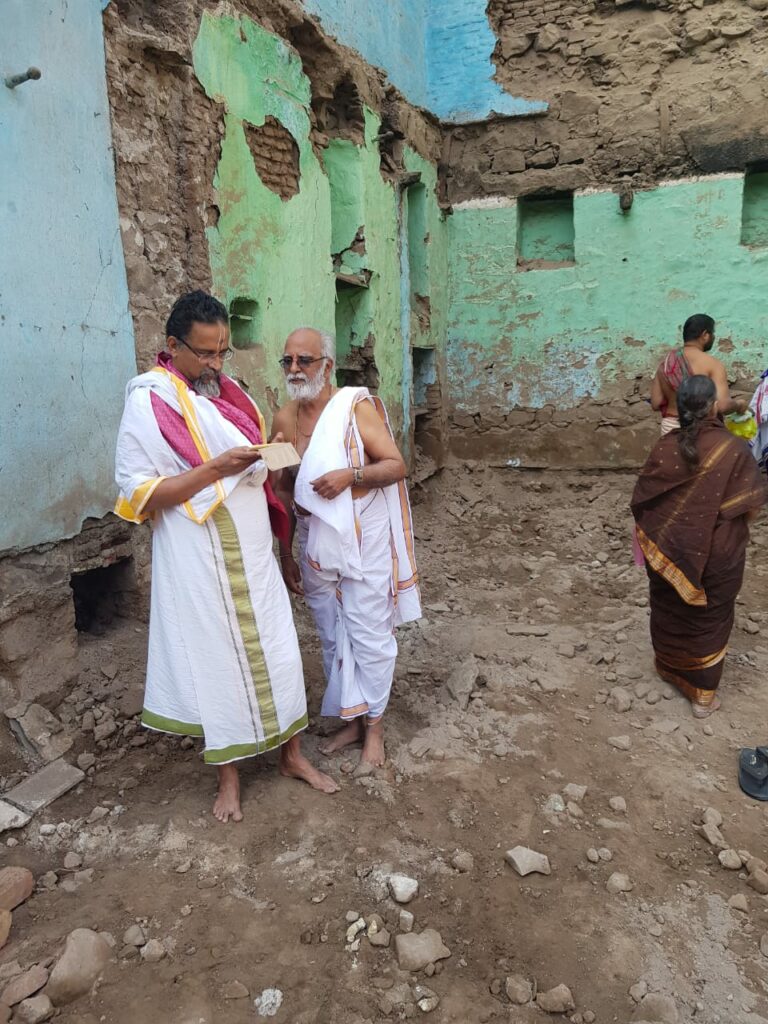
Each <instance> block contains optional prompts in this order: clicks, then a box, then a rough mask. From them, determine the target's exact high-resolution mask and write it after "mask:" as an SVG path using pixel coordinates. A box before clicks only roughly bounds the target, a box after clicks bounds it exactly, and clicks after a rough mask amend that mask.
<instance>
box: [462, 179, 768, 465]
mask: <svg viewBox="0 0 768 1024" xmlns="http://www.w3.org/2000/svg"><path fill="white" fill-rule="evenodd" d="M758 191H759V189H758ZM745 194H746V195H747V202H746V219H745V221H744V222H745V224H747V225H748V226H749V230H750V231H754V224H755V222H760V223H762V222H764V219H765V216H766V213H768V211H767V210H766V208H765V207H764V206H762V205H761V204H760V203H759V202H758V201H756V199H755V198H754V197H750V196H749V190H747V193H745V189H744V177H743V175H736V174H731V175H722V176H716V177H709V178H702V179H698V180H687V181H679V182H672V183H668V184H665V185H662V186H660V187H658V188H656V189H652V190H648V191H643V192H637V193H635V194H634V197H633V202H632V205H631V208H630V209H629V210H627V211H622V209H621V205H620V201H619V197H618V196H617V195H616V194H615V193H614V192H612V191H610V190H599V191H592V192H585V193H577V194H576V195H575V197H573V198H572V200H571V201H570V207H571V216H572V225H571V232H572V233H571V241H570V246H571V249H570V251H568V246H567V244H564V226H563V225H564V221H565V220H566V218H567V214H568V205H569V203H568V200H565V201H564V202H563V204H562V206H561V207H560V209H559V210H555V211H554V212H553V208H552V203H551V202H546V201H545V202H544V203H540V204H539V205H540V206H541V207H542V208H541V209H537V208H536V204H535V203H529V204H526V202H525V200H521V201H517V200H514V199H497V200H475V201H470V202H467V203H464V204H461V205H459V206H457V207H455V208H454V213H453V216H452V217H451V218H450V240H449V252H450V266H451V271H450V295H451V306H450V313H449V323H448V356H447V358H448V378H449V380H450V381H451V396H450V399H451V422H452V426H453V430H454V434H453V437H452V446H453V448H454V450H455V451H456V452H458V453H459V454H462V455H470V456H474V457H480V456H482V455H485V454H493V455H497V456H504V457H505V458H522V460H523V462H524V463H527V464H542V465H544V464H546V465H559V466H565V465H568V466H574V465H575V466H594V465H606V466H609V465H614V466H617V465H632V464H633V463H636V462H637V461H639V460H640V459H641V458H642V457H643V455H644V453H645V452H646V451H647V447H648V445H649V443H650V441H651V440H652V439H653V437H654V435H655V433H656V431H657V429H658V427H657V418H656V417H654V415H653V414H652V413H651V411H650V407H649V406H648V405H647V404H646V402H645V401H643V398H644V396H646V395H648V393H649V391H650V377H651V375H652V373H653V371H654V369H655V366H656V364H657V361H658V358H659V356H660V353H661V352H662V351H663V350H664V349H665V347H669V346H670V345H672V344H674V343H675V342H676V341H677V340H678V339H679V338H680V329H681V325H682V323H683V321H684V320H685V319H686V318H687V317H688V316H689V315H690V314H692V313H695V312H708V313H710V314H711V315H712V316H714V317H715V319H716V321H717V336H718V348H717V354H718V355H720V356H722V357H723V359H724V360H725V362H726V364H727V366H728V368H729V371H730V375H731V378H732V379H733V380H734V381H735V382H736V384H737V385H741V387H742V388H743V389H744V390H745V393H748V394H750V395H751V392H752V389H753V387H754V385H755V382H756V380H757V378H758V377H759V375H760V373H761V372H762V370H763V369H764V368H765V366H766V365H767V364H768V314H766V312H765V310H764V309H763V308H762V305H761V304H760V303H759V302H757V301H755V296H757V295H759V294H760V293H761V290H762V286H763V284H764V282H765V276H766V271H767V270H768V241H763V242H762V244H755V243H754V235H751V236H749V238H747V239H743V235H742V215H743V212H744V196H745ZM531 207H533V209H531ZM526 239H529V240H532V241H533V242H535V244H536V246H537V248H535V249H534V250H533V251H532V252H531V251H530V250H529V251H528V252H527V253H526V252H523V253H521V243H523V244H525V243H526ZM743 241H747V242H749V244H743ZM531 255H532V256H533V257H534V258H533V259H528V258H526V257H527V256H531ZM547 257H549V258H548V259H547ZM564 257H565V258H564ZM564 428H565V429H564ZM564 439H567V443H564Z"/></svg>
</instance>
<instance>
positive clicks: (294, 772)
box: [280, 737, 340, 793]
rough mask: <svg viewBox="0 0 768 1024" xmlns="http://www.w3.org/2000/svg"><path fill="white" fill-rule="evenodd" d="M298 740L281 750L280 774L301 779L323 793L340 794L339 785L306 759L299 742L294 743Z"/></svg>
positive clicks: (288, 743) (289, 742)
mask: <svg viewBox="0 0 768 1024" xmlns="http://www.w3.org/2000/svg"><path fill="white" fill-rule="evenodd" d="M297 740H298V737H294V739H293V740H288V742H287V743H285V744H284V745H283V746H282V748H281V749H280V774H281V775H284V776H285V777H286V778H288V779H301V780H302V781H303V782H306V783H308V784H309V785H310V786H311V787H312V789H317V790H319V791H320V792H321V793H338V792H339V788H340V787H339V785H338V784H337V783H336V782H334V780H333V779H332V778H331V776H330V775H326V774H325V772H321V771H319V770H318V769H317V768H315V766H314V765H313V764H311V763H310V762H309V761H308V760H307V759H306V757H305V756H304V755H303V754H302V752H301V747H300V746H299V744H298V742H294V741H297Z"/></svg>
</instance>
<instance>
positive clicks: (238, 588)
mask: <svg viewBox="0 0 768 1024" xmlns="http://www.w3.org/2000/svg"><path fill="white" fill-rule="evenodd" d="M213 522H214V525H215V526H216V529H217V530H218V533H219V540H220V541H221V550H222V553H223V555H224V567H225V569H226V572H227V579H228V582H229V586H230V590H231V593H232V603H233V604H234V606H235V615H236V616H237V624H238V627H239V629H240V634H241V636H242V640H243V647H244V648H245V654H246V657H247V659H248V667H249V669H250V672H251V677H252V681H253V687H254V690H255V691H256V700H257V701H258V705H259V718H260V719H261V727H262V730H263V732H264V737H265V740H264V742H266V743H269V742H270V740H271V739H272V738H273V737H278V736H279V735H280V726H279V723H278V720H277V710H276V708H275V700H274V697H273V695H272V684H271V683H270V681H269V673H268V671H267V663H266V661H265V660H264V651H263V650H262V647H261V641H260V639H259V628H258V626H257V624H256V616H255V615H254V611H253V603H252V602H251V595H250V591H249V589H248V581H247V579H246V576H245V565H244V563H243V553H242V550H241V548H240V539H239V537H238V535H237V528H236V526H235V523H234V520H233V519H232V516H231V515H230V513H229V510H228V509H227V508H226V506H225V505H220V506H219V507H218V508H217V509H216V511H215V512H214V514H213Z"/></svg>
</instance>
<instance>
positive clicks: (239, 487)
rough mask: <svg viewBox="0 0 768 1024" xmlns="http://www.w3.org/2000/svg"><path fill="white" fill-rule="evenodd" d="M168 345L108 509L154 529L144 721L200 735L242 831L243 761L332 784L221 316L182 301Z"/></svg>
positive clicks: (123, 427) (229, 812)
mask: <svg viewBox="0 0 768 1024" xmlns="http://www.w3.org/2000/svg"><path fill="white" fill-rule="evenodd" d="M166 336H167V348H168V351H167V352H164V353H161V355H160V356H159V358H158V365H157V366H155V367H154V369H152V370H150V371H149V373H143V374H141V375H140V376H138V377H134V379H133V380H132V381H130V383H129V384H128V388H127V393H126V403H125V412H124V414H123V419H122V422H121V424H120V432H119V436H118V442H117V457H116V479H117V484H118V487H119V488H120V498H119V499H118V503H117V506H116V508H115V511H116V513H117V514H118V515H120V516H122V517H123V518H124V519H128V520H129V521H131V522H143V521H144V520H145V519H147V518H149V519H151V521H152V590H151V605H150V623H149V656H148V664H147V683H146V694H145V700H144V711H143V714H142V724H143V725H145V726H146V727H148V728H150V729H156V730H160V731H162V732H168V733H175V734H178V735H185V736H203V737H204V738H205V753H204V759H205V761H206V763H208V764H213V765H216V766H217V767H218V795H217V798H216V802H215V804H214V807H213V813H214V815H215V816H216V818H218V819H219V821H222V822H226V821H228V820H229V819H230V818H232V819H233V820H234V821H240V820H241V819H242V816H243V815H242V811H241V807H240V786H239V778H238V772H237V767H236V762H237V761H239V760H241V759H242V758H245V757H252V756H253V755H255V754H260V753H262V752H263V751H265V750H271V749H272V748H274V747H277V746H281V751H280V771H281V772H282V774H283V775H287V776H290V777H293V778H299V779H303V780H304V781H306V782H308V783H309V784H310V785H311V786H313V787H314V788H316V789H319V790H322V791H323V792H326V793H332V792H335V791H336V790H337V789H338V786H337V785H336V783H335V782H334V781H333V779H331V778H330V777H329V776H327V775H325V774H323V773H322V772H319V771H318V770H317V769H316V768H314V767H313V766H312V765H311V764H310V763H309V761H307V759H306V758H305V757H304V756H303V755H302V753H301V748H300V740H299V733H300V732H301V730H302V729H304V728H306V726H307V705H306V695H305V691H304V677H303V672H302V665H301V656H300V654H299V646H298V641H297V637H296V630H295V628H294V625H293V617H292V615H291V606H290V600H289V597H288V594H287V592H286V589H285V585H284V583H283V581H282V579H281V578H280V572H279V570H278V566H277V562H276V560H275V558H274V555H273V553H272V529H270V521H271V523H272V527H273V528H274V530H275V533H276V534H277V535H278V536H280V535H282V538H283V545H284V544H285V543H286V542H287V539H288V532H289V519H288V515H287V513H286V510H285V508H284V507H283V506H282V504H281V503H280V501H279V500H278V499H277V498H276V497H275V495H274V494H273V492H272V490H271V487H270V484H269V481H268V474H267V469H266V467H265V465H264V462H263V461H262V459H261V457H260V456H259V453H258V451H254V449H253V447H252V446H253V445H256V444H260V443H262V442H263V441H264V439H265V429H264V421H263V419H262V417H261V413H260V412H259V410H258V408H257V407H256V405H255V403H254V402H253V401H252V400H251V399H250V398H249V397H248V395H247V394H246V393H245V391H243V390H242V388H240V387H239V386H238V385H237V384H236V383H235V382H234V381H233V380H231V379H230V378H229V377H226V376H225V375H224V374H222V373H221V368H222V365H223V362H224V361H225V360H226V359H228V358H230V356H231V354H232V353H231V349H230V348H229V347H228V344H229V328H228V325H227V311H226V309H225V308H224V306H223V305H222V304H221V303H220V302H218V301H217V300H216V299H214V298H213V297H212V296H210V295H206V294H205V293H204V292H200V291H198V292H192V293H190V294H188V295H183V296H182V297H181V298H180V299H179V300H178V301H177V302H176V304H175V305H174V307H173V310H172V311H171V315H170V318H169V320H168V323H167V325H166Z"/></svg>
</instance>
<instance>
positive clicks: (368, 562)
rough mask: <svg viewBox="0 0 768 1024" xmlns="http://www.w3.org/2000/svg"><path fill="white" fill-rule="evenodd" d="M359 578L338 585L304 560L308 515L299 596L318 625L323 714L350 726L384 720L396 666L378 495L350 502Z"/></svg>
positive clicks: (385, 533)
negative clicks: (357, 542)
mask: <svg viewBox="0 0 768 1024" xmlns="http://www.w3.org/2000/svg"><path fill="white" fill-rule="evenodd" d="M354 506H355V511H356V514H357V518H358V522H359V524H360V530H361V541H360V546H361V549H362V568H363V573H362V577H361V578H360V579H352V578H351V577H348V576H347V577H342V578H341V579H338V580H331V579H328V578H327V576H325V575H323V574H321V573H317V572H315V571H314V570H313V569H312V567H311V565H309V563H308V561H307V554H306V550H307V548H306V545H307V537H308V534H309V529H310V524H309V522H308V520H309V519H310V518H311V517H310V516H299V517H298V534H299V557H300V561H299V564H300V566H301V575H302V579H303V582H304V595H305V597H306V601H307V604H308V605H309V607H310V608H311V610H312V614H313V615H314V617H315V622H316V623H317V631H318V634H319V636H320V642H321V644H322V648H323V669H324V671H325V677H326V680H327V686H326V690H325V694H324V696H323V705H322V709H321V713H322V714H323V715H326V716H328V717H334V718H343V719H347V720H348V719H352V718H357V717H359V716H360V715H366V716H367V717H368V718H370V719H371V720H375V719H377V718H379V717H380V716H381V715H383V714H384V711H385V709H386V706H387V703H388V701H389V694H390V691H391V689H392V679H393V676H394V672H395V662H396V660H397V640H396V639H395V633H394V628H395V621H394V619H395V604H394V600H393V596H392V588H391V579H392V569H391V561H392V551H391V541H390V527H389V513H388V509H387V503H386V500H385V498H384V494H383V493H382V491H380V490H378V491H373V492H372V493H371V494H368V495H366V496H365V497H364V498H356V499H355V500H354Z"/></svg>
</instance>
